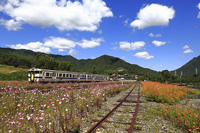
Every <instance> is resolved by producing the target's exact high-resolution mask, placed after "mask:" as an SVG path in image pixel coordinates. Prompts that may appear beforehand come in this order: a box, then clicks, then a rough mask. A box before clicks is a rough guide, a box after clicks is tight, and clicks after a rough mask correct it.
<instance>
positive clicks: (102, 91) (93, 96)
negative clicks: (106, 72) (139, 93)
mask: <svg viewBox="0 0 200 133" xmlns="http://www.w3.org/2000/svg"><path fill="white" fill-rule="evenodd" d="M131 84H132V83H130V82H129V83H124V84H123V85H122V83H121V82H103V83H102V82H101V83H80V84H78V83H75V84H70V83H63V84H28V83H27V82H18V81H12V82H1V83H0V105H1V106H0V132H76V131H79V128H80V124H81V122H82V121H83V120H84V119H86V118H87V117H88V115H90V114H93V113H94V112H96V111H97V110H98V109H99V108H100V107H101V104H102V102H103V101H105V100H106V98H107V97H110V96H113V95H115V94H118V93H119V92H120V91H123V90H126V89H128V88H129V87H130V86H131Z"/></svg>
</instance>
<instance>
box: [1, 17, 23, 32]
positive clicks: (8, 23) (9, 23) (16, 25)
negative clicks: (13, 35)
mask: <svg viewBox="0 0 200 133" xmlns="http://www.w3.org/2000/svg"><path fill="white" fill-rule="evenodd" d="M0 25H4V26H5V27H6V29H8V30H9V31H11V30H14V31H17V30H19V29H21V23H20V22H18V21H15V20H13V19H11V20H5V19H0Z"/></svg>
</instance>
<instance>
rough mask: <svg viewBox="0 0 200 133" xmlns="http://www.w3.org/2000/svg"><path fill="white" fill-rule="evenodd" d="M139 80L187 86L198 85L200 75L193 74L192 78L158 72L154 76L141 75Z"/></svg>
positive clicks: (165, 71) (166, 71)
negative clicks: (184, 84)
mask: <svg viewBox="0 0 200 133" xmlns="http://www.w3.org/2000/svg"><path fill="white" fill-rule="evenodd" d="M139 80H150V81H156V82H160V83H177V84H183V83H186V84H188V85H200V75H199V74H194V75H193V76H178V75H173V74H171V73H170V72H169V71H168V70H163V71H161V72H158V73H157V75H155V76H143V75H141V76H140V78H139Z"/></svg>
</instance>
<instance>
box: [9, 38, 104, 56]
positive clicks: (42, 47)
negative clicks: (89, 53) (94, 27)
mask: <svg viewBox="0 0 200 133" xmlns="http://www.w3.org/2000/svg"><path fill="white" fill-rule="evenodd" d="M102 41H104V40H103V38H91V40H86V39H82V41H80V42H76V41H73V40H69V39H67V38H62V37H49V38H45V39H44V42H30V43H28V44H16V45H6V46H8V47H10V48H13V49H28V50H32V51H35V52H44V53H50V52H51V48H53V49H58V51H59V52H63V51H67V50H69V53H68V54H70V55H75V54H77V51H76V50H74V49H73V48H75V47H76V46H77V45H79V46H81V47H82V48H85V49H87V48H94V47H97V46H100V45H101V42H102Z"/></svg>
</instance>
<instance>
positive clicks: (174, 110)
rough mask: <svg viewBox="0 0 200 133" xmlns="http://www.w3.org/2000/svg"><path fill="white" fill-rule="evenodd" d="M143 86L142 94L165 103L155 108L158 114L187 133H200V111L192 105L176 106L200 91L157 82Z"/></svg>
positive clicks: (145, 83) (144, 83)
mask: <svg viewBox="0 0 200 133" xmlns="http://www.w3.org/2000/svg"><path fill="white" fill-rule="evenodd" d="M142 85H143V87H142V93H143V95H144V96H146V97H147V99H149V100H151V101H155V102H161V103H164V104H163V105H159V106H157V107H155V108H153V110H154V112H155V113H156V114H159V115H161V116H163V117H164V118H165V119H167V120H170V121H171V122H173V123H174V124H175V125H176V126H177V127H180V128H182V129H183V130H184V131H186V132H200V109H199V108H198V107H193V106H192V103H190V106H186V105H185V106H177V105H176V104H175V103H178V102H180V100H182V99H184V98H185V97H186V95H187V94H194V93H195V94H200V92H199V91H197V90H193V89H189V88H187V87H181V86H174V85H169V84H161V83H157V82H142Z"/></svg>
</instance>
